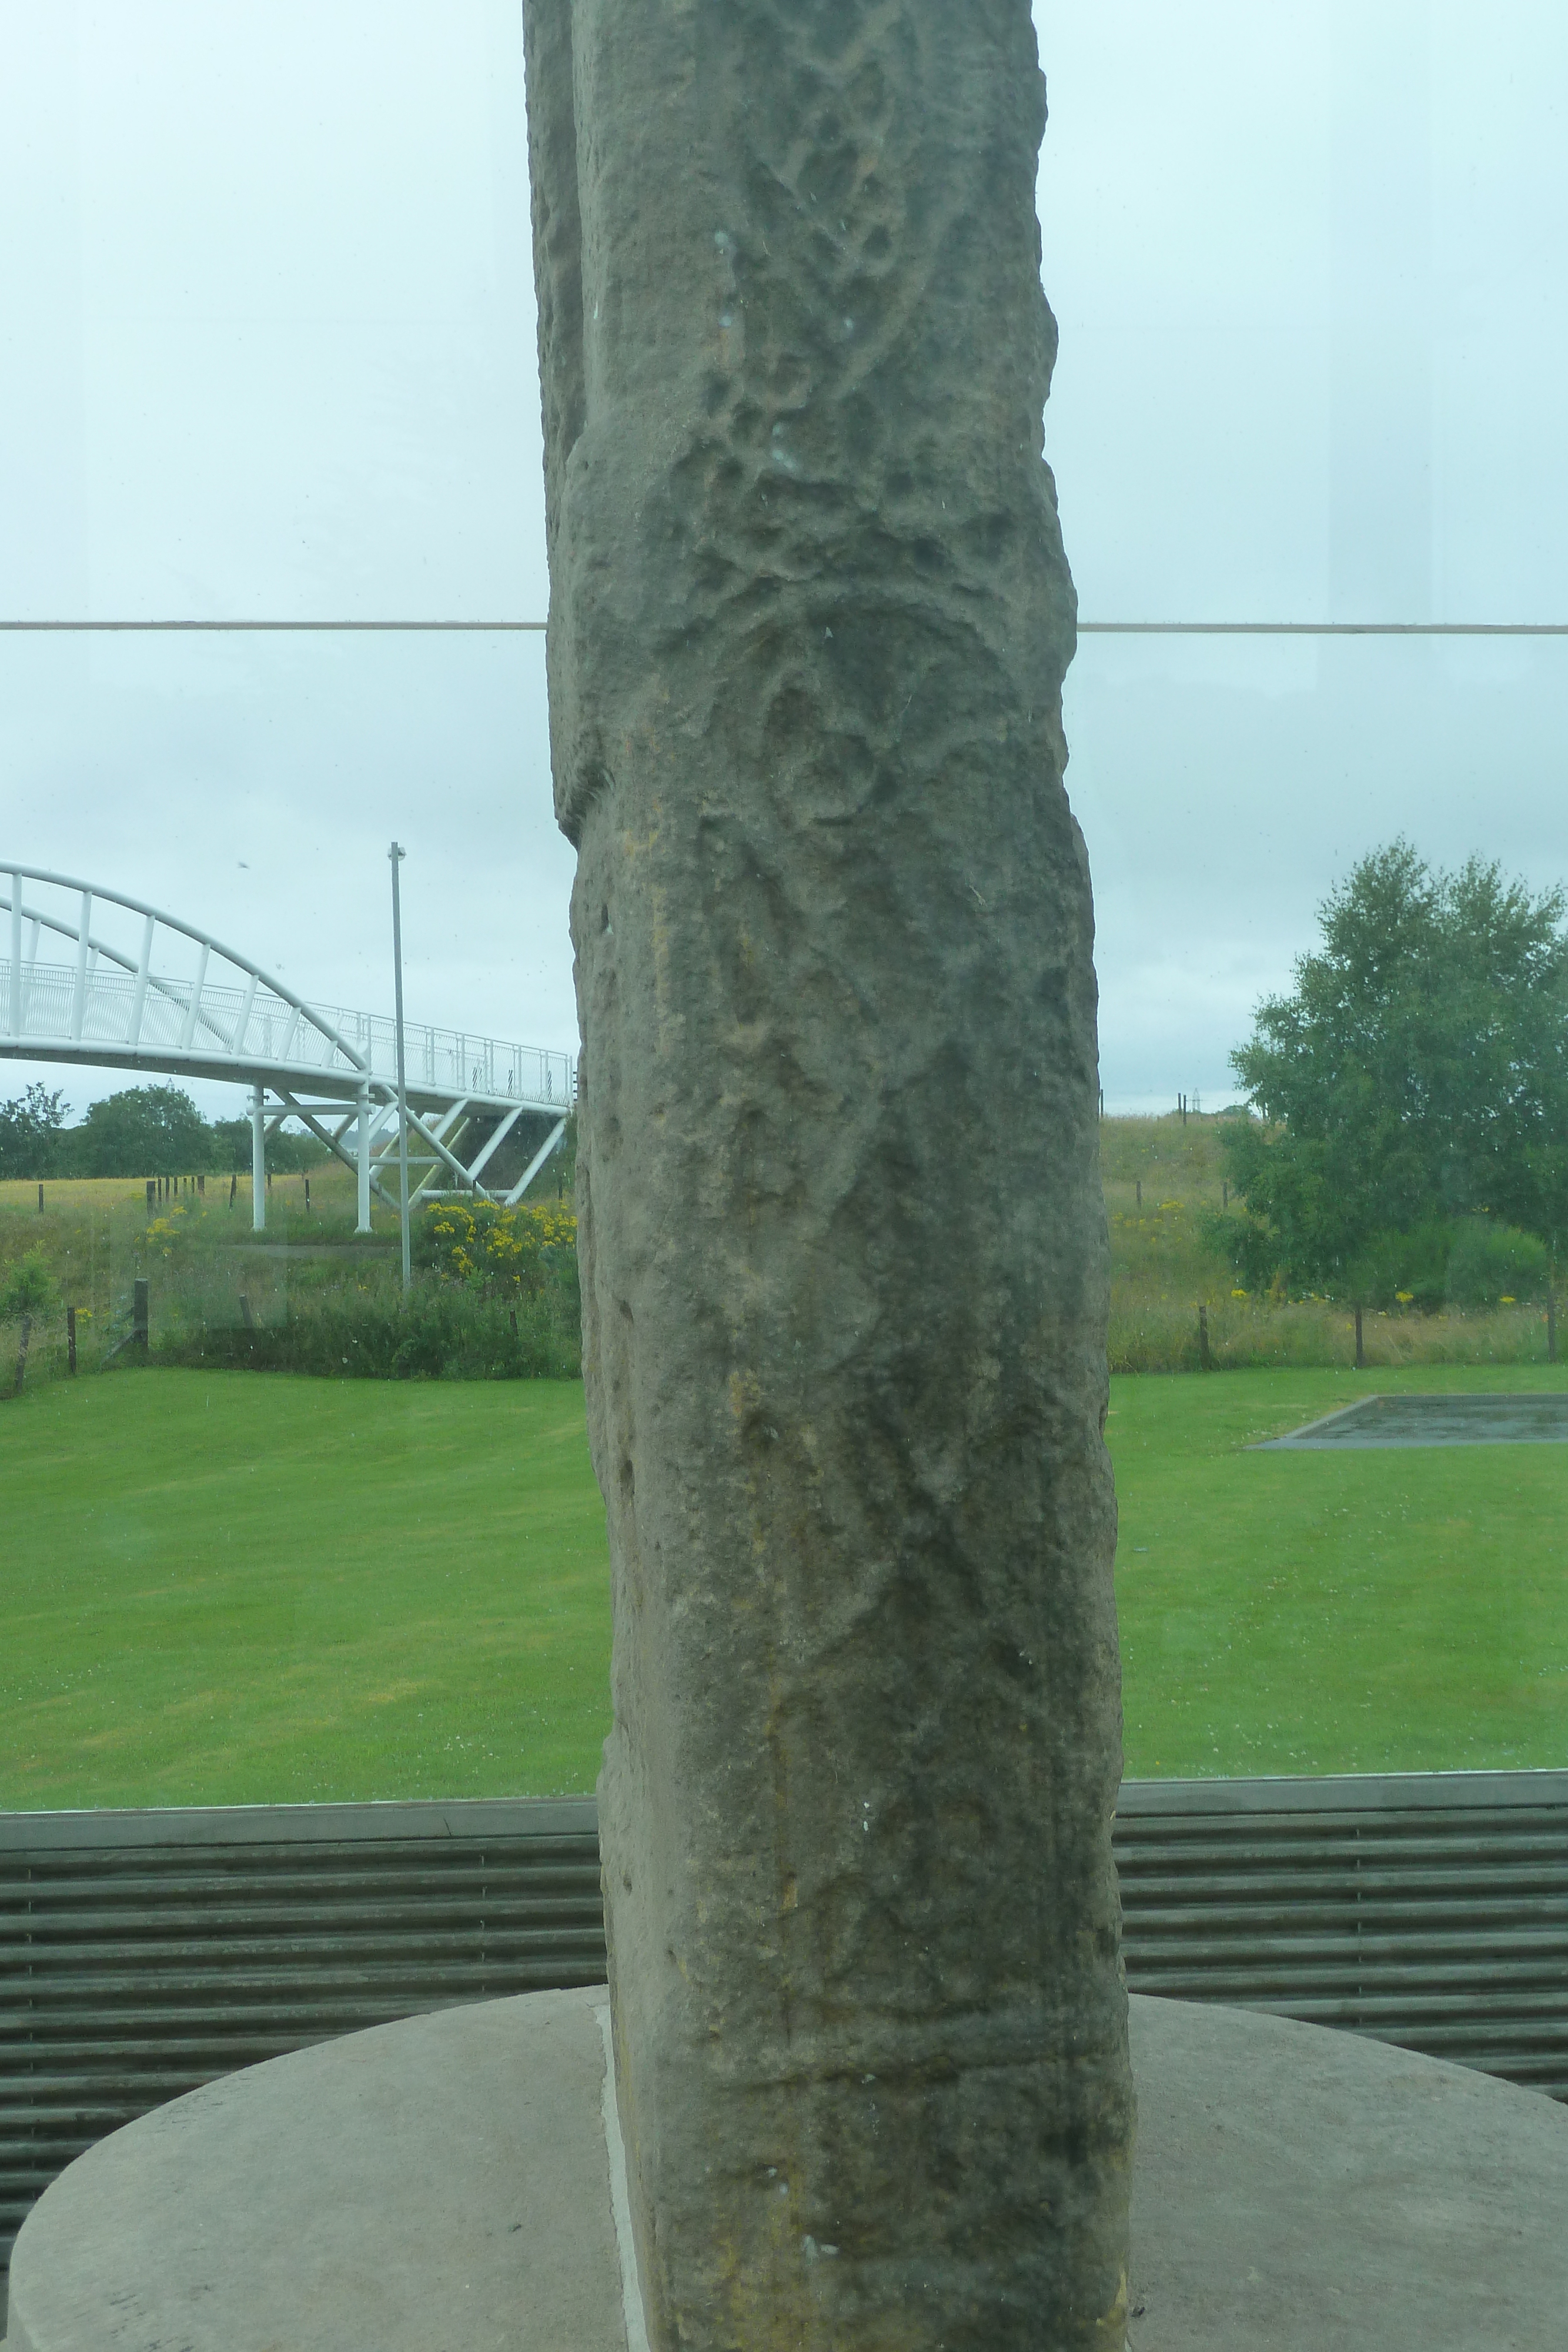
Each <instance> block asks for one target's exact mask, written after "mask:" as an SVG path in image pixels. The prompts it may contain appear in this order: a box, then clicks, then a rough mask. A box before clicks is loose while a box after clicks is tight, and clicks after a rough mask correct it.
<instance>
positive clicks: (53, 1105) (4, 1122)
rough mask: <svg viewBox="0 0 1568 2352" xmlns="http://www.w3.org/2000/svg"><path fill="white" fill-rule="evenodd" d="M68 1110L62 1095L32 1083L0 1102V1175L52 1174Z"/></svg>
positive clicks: (55, 1168)
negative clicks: (23, 1090) (24, 1090)
mask: <svg viewBox="0 0 1568 2352" xmlns="http://www.w3.org/2000/svg"><path fill="white" fill-rule="evenodd" d="M69 1110H70V1105H69V1104H68V1102H67V1101H66V1099H65V1097H64V1096H63V1095H57V1094H49V1093H48V1092H47V1090H46V1089H45V1088H44V1087H41V1086H38V1085H37V1084H36V1083H35V1084H34V1085H32V1086H30V1087H28V1088H27V1089H26V1093H24V1094H19V1095H13V1097H11V1100H10V1101H9V1102H8V1103H0V1177H4V1176H13V1177H15V1176H20V1177H24V1178H27V1179H33V1178H37V1177H39V1176H53V1175H54V1174H55V1173H56V1171H57V1169H58V1166H59V1161H60V1135H61V1131H62V1130H63V1129H64V1127H65V1123H66V1118H67V1116H68V1112H69Z"/></svg>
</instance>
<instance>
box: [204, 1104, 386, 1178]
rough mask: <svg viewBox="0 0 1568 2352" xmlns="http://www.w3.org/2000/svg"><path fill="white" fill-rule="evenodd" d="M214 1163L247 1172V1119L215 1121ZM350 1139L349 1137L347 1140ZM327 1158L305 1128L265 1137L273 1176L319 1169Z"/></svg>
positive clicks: (277, 1131) (280, 1130)
mask: <svg viewBox="0 0 1568 2352" xmlns="http://www.w3.org/2000/svg"><path fill="white" fill-rule="evenodd" d="M212 1137H213V1160H212V1161H211V1163H210V1164H211V1165H213V1166H214V1167H218V1168H236V1169H238V1171H240V1173H241V1174H242V1175H248V1174H249V1173H250V1166H251V1126H250V1121H249V1119H248V1118H215V1119H214V1121H213V1125H212ZM350 1140H351V1138H350ZM329 1156H330V1155H329V1152H328V1150H327V1147H326V1145H325V1144H324V1143H323V1142H322V1141H321V1139H320V1138H319V1136H314V1135H312V1134H311V1132H310V1130H309V1129H308V1128H303V1129H295V1128H285V1127H275V1128H271V1129H268V1131H267V1167H268V1168H269V1169H270V1171H272V1173H273V1175H275V1176H295V1175H298V1173H299V1171H301V1170H302V1169H310V1168H319V1167H320V1165H321V1163H322V1161H323V1160H326V1159H328V1158H329Z"/></svg>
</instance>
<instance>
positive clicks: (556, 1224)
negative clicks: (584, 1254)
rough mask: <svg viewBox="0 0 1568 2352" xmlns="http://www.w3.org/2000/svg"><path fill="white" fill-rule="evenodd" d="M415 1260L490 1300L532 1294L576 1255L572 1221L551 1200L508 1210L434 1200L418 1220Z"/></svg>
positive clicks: (488, 1203)
mask: <svg viewBox="0 0 1568 2352" xmlns="http://www.w3.org/2000/svg"><path fill="white" fill-rule="evenodd" d="M414 1255H415V1259H416V1262H417V1263H418V1264H419V1265H421V1266H423V1267H425V1268H427V1269H428V1270H430V1271H431V1272H433V1273H435V1274H439V1275H443V1276H445V1277H446V1279H447V1280H448V1281H451V1282H462V1283H465V1284H466V1285H467V1286H469V1287H470V1288H472V1289H475V1290H476V1291H478V1292H479V1293H480V1295H481V1296H482V1297H490V1298H507V1299H517V1298H518V1297H537V1296H538V1293H539V1292H540V1291H542V1290H543V1289H544V1287H545V1286H546V1284H547V1282H548V1281H549V1278H550V1276H551V1275H552V1274H554V1273H556V1272H558V1271H559V1270H563V1269H564V1265H565V1262H566V1260H567V1259H568V1258H570V1261H571V1262H572V1264H573V1265H575V1264H576V1258H577V1219H576V1217H575V1216H574V1215H573V1214H572V1213H571V1211H570V1209H565V1208H561V1207H560V1206H559V1204H558V1203H557V1202H553V1201H544V1202H538V1203H536V1204H535V1205H534V1206H533V1207H530V1208H517V1209H507V1208H503V1207H502V1206H501V1205H500V1203H499V1202H495V1201H476V1202H473V1203H472V1204H471V1205H470V1204H469V1203H467V1202H462V1201H438V1202H434V1203H433V1204H432V1206H431V1207H430V1208H429V1209H427V1210H426V1211H425V1213H424V1215H423V1217H422V1218H421V1220H420V1223H419V1229H418V1233H417V1235H416V1240H415V1252H414Z"/></svg>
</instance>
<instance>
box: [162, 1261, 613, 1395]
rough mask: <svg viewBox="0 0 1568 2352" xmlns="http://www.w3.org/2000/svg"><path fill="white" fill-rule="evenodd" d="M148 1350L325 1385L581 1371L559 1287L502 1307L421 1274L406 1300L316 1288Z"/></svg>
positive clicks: (193, 1324) (169, 1358)
mask: <svg viewBox="0 0 1568 2352" xmlns="http://www.w3.org/2000/svg"><path fill="white" fill-rule="evenodd" d="M155 1353H156V1355H157V1356H158V1358H159V1360H161V1361H162V1362H164V1363H172V1364H211V1365H214V1366H222V1367H234V1368H236V1369H241V1368H248V1369H250V1370H256V1371H277V1372H315V1373H319V1374H320V1375H322V1376H323V1377H326V1378H329V1379H334V1380H344V1379H358V1380H383V1381H384V1380H449V1381H450V1380H466V1381H526V1380H575V1379H576V1378H577V1377H578V1376H579V1375H580V1372H581V1370H582V1348H581V1342H580V1338H579V1335H578V1330H577V1324H576V1319H575V1317H574V1315H573V1313H572V1311H571V1307H570V1299H569V1297H567V1296H566V1295H565V1294H564V1292H563V1291H561V1290H560V1289H559V1288H555V1287H552V1288H551V1289H550V1290H549V1291H547V1292H543V1293H541V1294H539V1295H538V1296H536V1297H531V1298H521V1299H519V1300H518V1302H517V1305H515V1306H507V1303H506V1302H505V1301H504V1300H501V1299H497V1298H486V1297H481V1296H479V1295H477V1294H476V1292H475V1291H474V1290H472V1289H470V1288H468V1287H467V1286H464V1285H460V1284H456V1283H451V1282H445V1281H443V1280H442V1279H441V1278H440V1277H439V1276H434V1277H433V1276H428V1275H427V1276H423V1278H422V1279H421V1280H419V1281H418V1282H416V1283H415V1284H414V1286H413V1288H412V1289H411V1290H410V1291H409V1292H408V1294H407V1296H406V1297H404V1296H402V1294H400V1293H397V1292H392V1291H381V1290H374V1291H364V1290H350V1291H335V1292H326V1293H324V1294H322V1295H321V1296H319V1297H315V1298H311V1299H308V1300H306V1301H304V1302H302V1303H301V1304H299V1305H297V1306H296V1307H294V1309H293V1311H292V1312H290V1313H289V1314H287V1316H285V1317H284V1318H283V1319H282V1320H281V1321H279V1322H277V1323H262V1324H257V1325H256V1326H255V1327H254V1328H245V1327H244V1326H243V1325H235V1324H229V1323H217V1322H213V1321H207V1320H197V1319H194V1318H193V1319H191V1320H187V1321H184V1322H183V1323H176V1324H174V1326H173V1327H172V1328H171V1329H170V1330H169V1331H168V1332H167V1333H166V1334H165V1335H164V1336H163V1337H162V1338H161V1339H159V1340H158V1341H157V1342H156V1343H155Z"/></svg>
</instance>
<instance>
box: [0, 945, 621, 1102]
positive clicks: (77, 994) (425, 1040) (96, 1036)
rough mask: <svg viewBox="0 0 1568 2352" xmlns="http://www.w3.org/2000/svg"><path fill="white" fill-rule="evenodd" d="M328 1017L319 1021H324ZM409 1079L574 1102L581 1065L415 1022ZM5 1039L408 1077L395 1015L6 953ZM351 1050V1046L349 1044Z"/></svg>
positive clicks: (416, 1087)
mask: <svg viewBox="0 0 1568 2352" xmlns="http://www.w3.org/2000/svg"><path fill="white" fill-rule="evenodd" d="M318 1024H319V1025H318ZM404 1037H405V1043H406V1052H407V1065H408V1083H409V1086H410V1088H411V1089H412V1090H413V1091H414V1092H415V1093H419V1092H422V1091H430V1092H434V1093H438V1094H443V1095H464V1094H475V1095H480V1096H487V1097H492V1098H497V1099H501V1100H506V1101H513V1102H524V1103H530V1104H533V1103H537V1104H539V1105H541V1106H543V1107H545V1108H559V1110H561V1111H563V1112H564V1111H567V1110H570V1108H571V1105H572V1103H573V1102H574V1101H575V1099H576V1093H577V1071H576V1065H575V1062H574V1060H573V1058H572V1056H571V1055H570V1054H560V1053H551V1052H549V1050H547V1049H546V1048H543V1047H540V1046H535V1045H514V1044H512V1043H510V1042H508V1041H507V1040H506V1039H503V1038H499V1037H481V1036H476V1035H474V1034H470V1033H469V1032H467V1031H465V1030H458V1029H436V1028H432V1027H429V1026H427V1025H426V1024H423V1023H420V1022H411V1023H409V1024H406V1026H405V1030H404ZM0 1041H5V1042H14V1043H15V1044H16V1045H25V1044H27V1043H33V1044H37V1045H67V1046H69V1047H71V1048H72V1049H73V1050H74V1051H75V1052H76V1053H78V1054H79V1055H82V1057H83V1058H87V1057H88V1056H87V1054H86V1049H87V1048H89V1047H90V1046H92V1045H99V1046H102V1047H105V1048H106V1049H109V1050H110V1051H118V1052H120V1053H131V1052H134V1053H139V1054H142V1055H150V1054H154V1053H157V1052H160V1051H162V1052H167V1053H172V1054H174V1055H190V1056H191V1057H192V1059H193V1060H196V1061H200V1060H203V1059H209V1060H210V1059H213V1058H217V1059H220V1060H223V1061H225V1062H235V1063H242V1064H248V1065H253V1066H256V1067H257V1068H258V1069H261V1068H267V1069H276V1070H287V1071H288V1072H291V1073H292V1074H294V1075H295V1076H297V1077H298V1079H299V1080H300V1082H301V1083H302V1084H304V1085H306V1086H308V1085H310V1084H311V1083H313V1082H314V1083H318V1084H319V1083H320V1082H321V1081H322V1080H324V1079H328V1078H330V1079H332V1080H334V1081H338V1082H340V1081H341V1080H343V1079H344V1078H349V1079H352V1078H354V1077H356V1076H359V1075H361V1074H362V1075H364V1076H368V1077H372V1078H377V1079H381V1080H382V1081H385V1082H387V1083H391V1082H392V1081H394V1080H395V1079H396V1076H397V1038H396V1029H395V1026H394V1024H393V1023H392V1019H391V1018H390V1016H388V1015H385V1014H381V1013H359V1012H354V1011H352V1010H350V1009H347V1008H345V1007H343V1006H340V1005H311V1006H309V1007H308V1008H307V1009H305V1010H304V1011H302V1010H301V1008H300V1007H299V1006H298V1005H295V1004H289V1003H286V1002H285V1001H284V1000H283V999H282V998H281V997H278V996H275V995H274V994H273V993H272V992H271V991H270V990H269V989H267V987H266V986H265V985H263V984H262V983H261V982H257V981H254V980H253V981H252V982H250V983H249V984H248V985H247V986H246V987H244V988H235V987H229V986H226V985H225V984H224V983H222V982H213V981H208V980H205V979H200V980H182V979H175V978H172V977H170V978H165V977H162V976H159V975H157V974H152V973H148V972H146V971H123V970H121V969H120V968H118V967H116V966H113V965H110V966H108V967H107V968H106V967H105V966H104V965H103V964H101V963H100V962H99V961H98V959H97V957H96V955H95V956H94V957H93V958H91V959H90V960H89V962H88V964H87V966H86V969H85V970H84V971H78V968H77V967H76V966H73V965H70V964H54V963H39V962H36V961H29V960H27V959H24V960H23V961H21V962H20V963H19V964H18V965H17V967H16V989H15V991H14V990H13V987H12V967H11V964H10V962H9V961H8V960H0ZM345 1047H346V1048H347V1049H348V1050H345Z"/></svg>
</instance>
